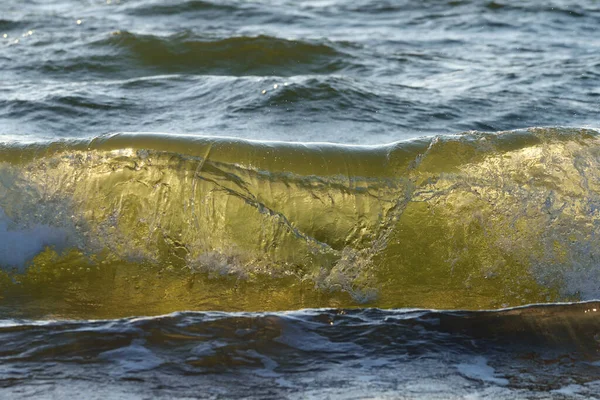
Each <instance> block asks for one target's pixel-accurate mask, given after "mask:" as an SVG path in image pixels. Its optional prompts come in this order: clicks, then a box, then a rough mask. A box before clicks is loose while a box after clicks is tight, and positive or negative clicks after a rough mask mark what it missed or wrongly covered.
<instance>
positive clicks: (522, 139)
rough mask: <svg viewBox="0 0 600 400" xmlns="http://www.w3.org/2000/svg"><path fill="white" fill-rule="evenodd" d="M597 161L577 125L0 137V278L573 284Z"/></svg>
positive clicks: (76, 291) (61, 289)
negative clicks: (328, 139) (364, 140)
mask: <svg viewBox="0 0 600 400" xmlns="http://www.w3.org/2000/svg"><path fill="white" fill-rule="evenodd" d="M598 171H600V141H599V136H598V131H596V130H591V129H568V128H532V129H528V130H519V131H509V132H501V133H482V132H466V133H463V134H460V135H455V136H439V137H435V138H423V139H418V140H412V141H407V142H397V143H392V144H388V145H382V146H347V145H334V144H326V143H283V142H253V141H246V140H237V139H231V138H218V137H199V136H178V135H168V134H149V133H118V134H111V135H105V136H101V137H97V138H94V139H92V140H85V141H84V140H77V141H60V142H54V143H34V144H22V143H4V144H2V145H1V146H0V265H1V266H2V268H3V270H4V272H3V275H2V277H0V283H2V286H0V287H2V288H3V289H2V295H3V296H4V297H5V299H10V298H11V296H13V297H15V298H16V297H18V295H19V293H20V294H21V295H22V294H23V292H26V293H28V295H29V296H30V297H32V298H34V300H32V301H34V302H35V303H36V304H37V307H42V308H43V307H44V304H46V303H47V301H46V300H47V297H48V296H50V297H52V299H53V301H58V302H61V303H64V305H65V307H75V308H77V307H100V308H102V307H108V306H107V305H108V304H110V307H112V308H111V310H112V311H115V310H118V309H121V310H122V314H120V315H132V312H131V311H133V313H135V310H136V307H146V309H148V307H149V308H150V309H152V307H155V311H156V313H159V312H162V313H164V312H168V311H170V310H177V309H182V307H184V308H188V309H208V308H210V309H225V310H230V309H244V310H252V309H285V308H297V307H299V306H300V307H302V306H304V307H307V306H311V307H319V306H336V307H337V306H351V305H355V304H357V302H358V303H365V302H366V303H369V304H373V305H377V306H381V307H436V308H445V309H449V308H469V309H482V308H497V307H505V306H514V305H521V304H530V303H537V302H554V301H562V300H588V299H592V298H597V297H598V283H597V282H599V280H598V275H599V272H600V269H599V268H598V259H599V257H600V254H599V250H598V249H599V248H600V246H599V244H600V239H599V238H600V236H599V235H600V196H599V189H600V173H599V172H598ZM40 287H44V288H46V290H42V291H41V293H40V290H39V288H40ZM52 288H54V289H52ZM159 294H160V295H159ZM20 298H23V296H21V297H20ZM110 307H109V308H110ZM115 312H116V313H117V314H119V312H118V311H115ZM109 314H110V313H109ZM101 315H104V314H102V313H101Z"/></svg>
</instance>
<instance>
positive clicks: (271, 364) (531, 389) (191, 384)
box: [0, 302, 600, 399]
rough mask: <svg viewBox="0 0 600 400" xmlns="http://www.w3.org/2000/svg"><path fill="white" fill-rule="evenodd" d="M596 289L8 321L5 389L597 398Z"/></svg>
mask: <svg viewBox="0 0 600 400" xmlns="http://www.w3.org/2000/svg"><path fill="white" fill-rule="evenodd" d="M598 312H600V303H597V302H592V303H578V304H570V305H567V304H562V305H545V306H534V307H528V308H517V309H508V310H503V311H487V312H464V311H445V312H444V311H427V310H379V309H355V310H344V309H336V310H327V309H311V310H300V311H291V312H278V313H247V312H242V313H231V312H228V313H218V312H197V313H193V312H183V313H174V314H169V315H163V316H158V317H143V318H141V317H140V318H126V319H120V320H99V321H38V322H34V321H17V320H11V321H0V348H1V349H2V350H1V351H0V357H2V366H1V367H0V368H1V371H2V375H1V378H0V387H2V394H3V396H4V397H6V398H9V397H10V398H15V397H28V396H35V397H36V398H56V397H66V396H79V395H81V393H85V394H86V395H85V397H86V398H90V399H96V398H97V399H102V398H106V397H109V398H165V399H166V398H256V399H259V398H260V399H265V398H268V399H277V398H292V399H293V398H298V399H300V398H330V397H333V398H342V399H356V398H378V399H380V398H431V399H448V398H496V399H513V398H515V397H520V398H529V399H547V398H550V397H551V398H557V399H560V398H580V399H589V398H596V397H595V396H596V395H597V393H598V390H600V381H599V380H598V374H599V373H600V355H599V354H598V331H599V328H600V324H599V322H598V316H597V313H598Z"/></svg>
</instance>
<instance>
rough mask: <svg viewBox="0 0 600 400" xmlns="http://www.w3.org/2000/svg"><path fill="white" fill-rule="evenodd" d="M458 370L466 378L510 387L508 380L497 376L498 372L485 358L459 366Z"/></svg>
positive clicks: (457, 366)
mask: <svg viewBox="0 0 600 400" xmlns="http://www.w3.org/2000/svg"><path fill="white" fill-rule="evenodd" d="M456 369H457V370H458V373H459V374H461V375H462V376H464V377H465V378H469V379H473V380H477V381H481V382H486V383H493V384H495V385H500V386H506V385H508V380H507V379H504V378H497V377H496V376H495V373H496V371H495V370H494V368H492V367H490V366H489V365H488V363H487V360H486V359H485V357H475V358H474V359H473V360H472V362H469V363H461V364H457V365H456Z"/></svg>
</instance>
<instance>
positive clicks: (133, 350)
mask: <svg viewBox="0 0 600 400" xmlns="http://www.w3.org/2000/svg"><path fill="white" fill-rule="evenodd" d="M144 343H145V342H144V340H141V339H137V340H134V341H133V342H132V343H131V344H130V345H129V346H127V347H122V348H118V349H115V350H109V351H105V352H103V353H100V355H99V358H101V359H105V360H108V361H112V362H113V363H115V364H116V367H117V368H116V369H115V370H114V372H115V373H116V374H119V373H123V372H138V371H146V370H151V369H154V368H156V367H158V366H160V365H162V364H163V363H164V360H163V359H162V358H160V357H158V356H157V355H156V354H154V353H153V352H152V351H150V350H149V349H147V348H146V347H144V346H143V344H144Z"/></svg>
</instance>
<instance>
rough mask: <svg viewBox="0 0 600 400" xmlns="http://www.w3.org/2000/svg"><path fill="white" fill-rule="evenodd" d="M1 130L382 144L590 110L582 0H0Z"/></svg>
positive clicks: (594, 51)
mask: <svg viewBox="0 0 600 400" xmlns="http://www.w3.org/2000/svg"><path fill="white" fill-rule="evenodd" d="M0 15H1V18H0V46H1V49H2V51H1V53H0V69H1V70H2V82H1V86H0V121H1V122H2V124H1V125H0V133H1V134H3V135H10V136H12V137H14V136H16V137H22V136H27V137H43V138H56V137H79V136H94V135H97V134H101V133H106V132H114V131H160V132H164V131H169V132H178V133H200V134H208V135H226V136H230V135H233V136H237V137H245V138H256V139H276V140H292V141H329V142H338V143H362V144H380V143H387V142H390V141H394V140H398V139H406V138H410V137H414V136H419V135H424V134H428V135H431V134H448V133H449V134H453V133H457V132H460V131H464V130H473V129H475V130H486V131H497V130H506V129H514V128H523V127H529V126H536V125H570V126H584V125H594V124H595V122H596V120H595V118H596V115H597V111H598V101H599V96H600V92H599V89H598V85H597V81H598V78H599V74H600V60H599V58H598V51H599V46H600V39H599V37H600V36H599V35H598V34H597V29H598V26H599V25H600V6H599V5H598V3H597V2H596V1H593V0H585V1H579V2H571V1H556V0H554V1H546V2H543V3H540V2H538V1H520V2H518V4H517V3H511V2H493V1H492V2H490V1H441V0H428V1H423V2H413V1H403V0H399V1H382V0H370V1H367V0H359V1H355V2H350V3H349V2H344V1H281V0H277V1H265V2H260V1H252V2H248V1H228V0H227V1H219V2H210V1H196V0H188V1H182V0H173V1H151V0H143V1H137V0H121V1H116V0H111V1H90V0H86V1H76V2H75V1H73V2H69V1H64V0H61V1H26V2H18V3H15V2H4V3H3V4H2V5H0Z"/></svg>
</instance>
